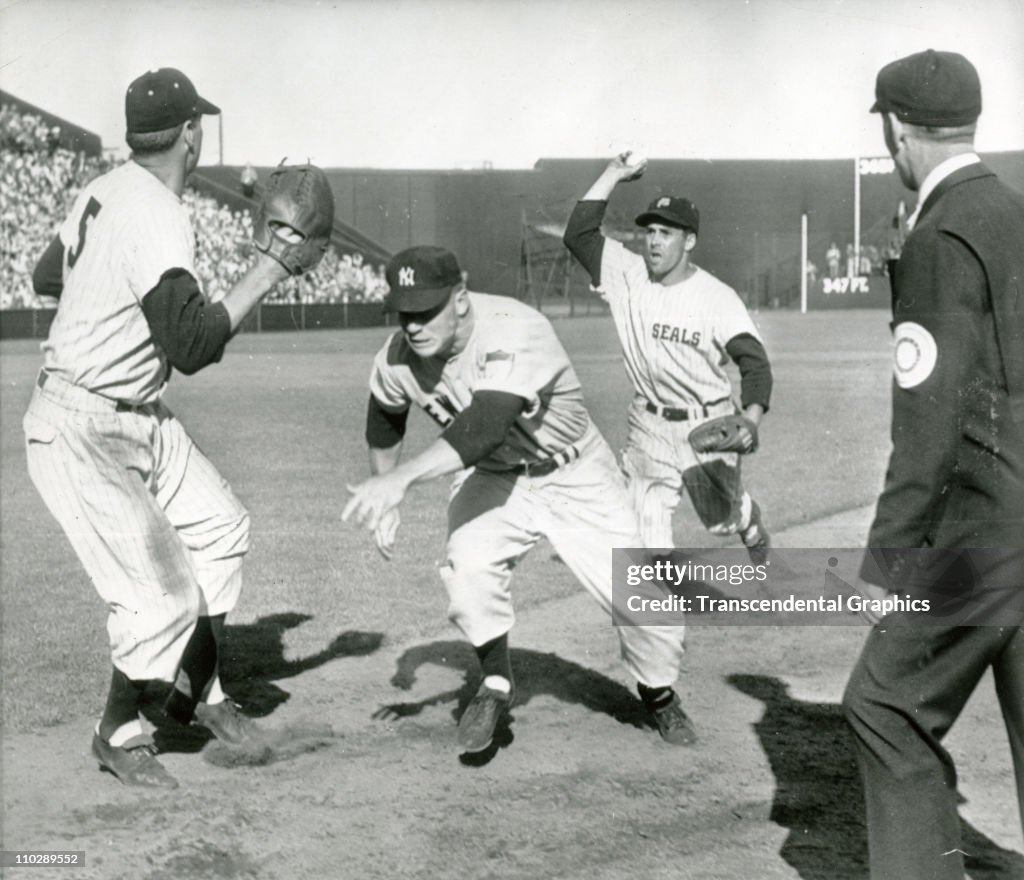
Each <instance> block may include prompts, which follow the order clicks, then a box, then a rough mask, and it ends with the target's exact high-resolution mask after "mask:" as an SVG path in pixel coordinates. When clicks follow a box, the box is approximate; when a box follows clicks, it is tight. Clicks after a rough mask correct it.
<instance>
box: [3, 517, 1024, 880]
mask: <svg viewBox="0 0 1024 880" xmlns="http://www.w3.org/2000/svg"><path fill="white" fill-rule="evenodd" d="M868 515H869V511H867V510H859V511H855V512H852V513H849V514H845V515H843V516H841V517H833V518H830V519H827V520H823V521H821V522H818V523H814V524H811V525H810V526H807V527H804V528H803V529H795V530H791V531H790V532H787V533H785V534H783V535H780V536H779V539H780V543H781V544H782V545H796V546H810V545H811V544H810V542H811V541H814V540H824V542H825V543H828V542H829V541H830V539H831V538H832V537H835V536H838V535H840V534H843V533H847V532H848V531H849V528H850V526H851V524H858V525H861V524H863V523H864V522H865V521H866V517H867V516H868ZM864 633H865V630H864V629H863V628H862V627H819V628H806V627H756V626H748V627H705V626H702V625H701V624H700V623H699V621H695V622H694V624H693V625H692V626H691V627H690V630H689V635H688V641H689V650H688V654H687V659H686V663H685V670H684V674H683V680H682V687H681V690H682V692H683V694H684V696H685V701H686V706H687V709H688V711H689V712H690V714H691V716H692V717H693V718H694V720H695V722H696V724H697V725H698V727H699V730H700V743H699V744H698V745H697V746H696V747H694V748H690V749H681V748H672V747H669V746H666V745H664V744H663V743H661V741H660V740H659V738H658V737H657V735H656V733H655V732H654V731H652V730H651V729H649V727H647V722H646V719H645V718H644V717H643V716H642V714H640V713H639V712H638V704H637V702H636V700H635V697H634V696H633V694H632V692H631V691H630V690H629V686H628V682H627V680H626V678H625V677H624V676H623V673H622V671H621V669H620V667H619V664H618V658H617V651H616V640H615V638H614V635H613V633H612V631H611V629H610V627H609V625H608V624H607V622H606V620H605V619H604V618H603V617H602V615H601V614H600V612H599V611H598V609H597V608H596V607H595V606H594V605H593V604H592V602H591V601H590V600H589V599H588V598H587V597H586V596H584V595H574V596H571V597H568V598H563V599H558V600H554V601H552V602H550V603H546V604H541V605H538V606H536V607H533V608H531V609H529V610H527V611H526V612H524V613H523V614H522V615H521V619H520V622H519V625H518V627H517V630H516V639H515V644H514V651H513V662H514V664H515V668H516V671H517V684H518V688H519V694H520V696H519V700H518V704H517V705H516V707H515V708H514V710H513V713H512V720H511V723H510V724H509V725H508V726H507V727H505V728H503V730H502V732H501V735H500V736H499V738H498V740H497V741H496V746H495V747H494V748H492V749H491V750H489V751H488V752H485V753H483V754H482V755H480V756H476V757H474V758H470V757H468V756H460V755H458V754H457V749H456V748H455V744H454V717H455V715H456V711H457V708H458V707H459V706H460V705H464V703H465V701H467V700H468V698H469V696H470V694H471V692H472V684H473V682H472V680H471V675H470V674H469V670H470V669H471V668H472V662H471V661H472V654H471V652H470V651H468V650H467V648H466V646H465V644H464V643H463V642H462V641H461V640H459V639H458V637H457V636H456V634H455V633H453V632H449V631H446V630H442V631H438V632H437V633H436V635H435V636H434V637H432V638H427V639H417V640H414V641H411V642H408V643H404V644H393V645H392V644H386V645H380V643H379V641H378V640H376V639H374V638H373V637H372V636H371V635H370V634H366V633H364V634H361V635H360V634H354V633H353V634H349V636H348V637H347V638H343V639H341V640H339V644H338V645H336V648H337V651H336V655H335V656H334V657H333V658H332V659H331V660H330V661H329V662H325V663H322V664H320V665H314V666H312V668H310V669H308V671H304V672H301V673H300V674H298V675H294V676H290V677H289V676H287V675H286V674H284V675H283V674H282V672H281V670H280V669H275V668H274V667H273V665H272V664H271V665H270V666H268V668H267V670H266V674H265V680H263V681H259V682H256V683H255V685H254V686H262V687H275V686H279V685H276V684H275V682H282V683H283V682H284V679H285V678H287V682H286V685H287V690H288V692H289V697H290V698H289V699H288V701H287V703H285V704H283V705H281V706H280V707H279V708H278V709H276V710H275V711H273V712H271V713H270V715H269V716H268V717H266V718H265V719H264V720H263V722H262V723H263V724H264V725H266V726H267V727H269V728H273V729H282V728H289V729H290V730H292V731H293V732H301V731H303V730H305V731H307V732H308V731H310V730H314V729H315V728H316V726H317V725H323V724H324V723H329V724H330V725H331V727H332V728H333V731H332V733H333V735H332V736H330V737H325V736H320V737H319V738H317V737H313V738H312V739H310V740H308V741H307V746H308V750H302V749H300V750H299V751H300V753H299V754H296V755H294V756H292V757H290V758H287V759H284V760H280V761H277V762H275V763H269V764H265V765H260V766H235V767H224V766H217V765H214V764H212V763H211V762H210V761H209V760H206V759H204V752H203V751H198V752H197V750H199V749H204V750H206V752H208V751H209V749H210V745H209V744H207V743H206V741H205V740H204V738H203V737H201V736H198V735H196V736H193V737H192V738H191V739H190V738H189V737H179V738H178V740H177V741H176V742H171V741H165V742H166V743H167V748H168V753H167V754H166V756H165V763H166V765H167V766H168V768H169V769H170V770H171V771H172V772H173V773H174V774H175V775H176V776H177V777H178V779H179V780H180V782H181V789H180V790H178V791H177V792H172V793H148V792H139V791H133V790H128V789H125V788H123V787H121V786H120V785H118V784H117V783H116V782H114V781H113V780H112V779H111V778H109V777H107V776H104V775H100V774H98V773H97V772H95V767H94V764H93V762H92V761H91V759H90V758H89V756H88V743H89V737H90V725H91V723H92V722H91V721H90V720H89V719H81V720H80V721H76V722H74V723H68V724H61V725H59V726H57V727H53V728H50V729H48V730H45V731H42V732H39V733H24V734H17V735H13V736H8V737H6V738H5V740H4V743H3V768H4V779H3V783H4V785H3V788H4V847H5V848H7V849H11V848H15V847H17V848H24V849H36V850H40V849H50V850H76V851H83V852H84V853H85V857H86V863H85V866H84V867H83V868H81V869H68V868H61V869H50V870H48V871H47V870H44V869H36V871H37V873H33V874H32V875H31V876H33V877H36V876H49V875H51V874H52V875H53V876H55V877H69V878H70V877H81V878H115V877H135V878H140V880H171V878H243V877H244V878H260V880H264V878H265V880H271V878H275V880H276V878H289V877H305V878H325V880H326V878H376V877H380V878H396V877H437V878H449V877H450V878H490V877H494V878H619V877H627V876H632V875H636V876H646V877H653V878H662V877H664V878H680V877H682V878H701V880H704V878H723V880H724V878H729V880H732V878H766V880H767V878H784V877H785V878H789V877H802V878H808V880H810V878H820V880H826V878H865V877H866V876H867V874H866V870H865V859H866V846H865V836H864V826H863V820H862V818H861V808H862V794H861V789H860V783H859V779H858V776H857V773H856V766H855V763H854V758H853V753H852V751H851V749H850V745H849V742H848V739H847V736H848V734H847V731H846V728H845V724H844V722H843V720H842V718H841V715H840V710H839V707H838V705H837V704H838V700H839V696H840V694H841V691H842V687H843V683H844V681H845V676H846V674H847V672H848V670H849V668H850V666H851V664H852V662H853V660H854V658H855V656H856V654H857V651H858V649H859V647H860V644H861V642H862V641H863V637H864ZM234 635H235V637H237V633H236V634H234ZM231 636H232V634H230V633H229V638H230V637H231ZM320 733H321V734H322V731H320ZM950 745H951V749H952V751H953V753H954V755H955V756H956V758H957V760H958V763H959V765H960V769H961V776H962V785H961V792H962V794H963V796H964V799H965V802H964V805H963V808H962V817H963V823H964V829H965V841H966V844H965V848H966V849H967V850H968V852H969V853H970V856H971V857H970V859H969V876H971V877H973V878H981V877H985V878H1019V877H1022V876H1024V857H1022V856H1021V855H1020V853H1021V850H1022V845H1021V844H1022V841H1021V834H1020V826H1019V823H1018V820H1017V816H1016V805H1015V803H1014V802H1013V799H1012V796H1011V786H1010V785H1009V783H1008V778H1009V773H1010V767H1009V757H1008V749H1007V748H1006V742H1005V733H1004V731H1003V730H1002V727H1001V725H1000V723H999V721H998V709H997V707H996V706H995V701H994V698H993V695H992V687H991V683H990V682H988V681H986V682H985V683H984V684H983V686H982V688H980V689H979V691H978V693H977V694H976V695H975V697H974V698H973V700H972V702H971V704H970V705H969V706H968V708H967V710H966V712H965V714H964V717H963V718H962V719H961V721H960V722H959V724H958V726H957V728H956V729H955V730H954V732H953V734H952V735H951V739H950ZM979 746H984V749H983V751H982V750H980V749H979ZM40 872H41V873H40ZM16 873H17V872H16V871H14V870H11V871H10V873H9V875H5V876H15V874H16ZM18 876H20V874H18Z"/></svg>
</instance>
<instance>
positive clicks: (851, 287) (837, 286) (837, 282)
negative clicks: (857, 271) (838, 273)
mask: <svg viewBox="0 0 1024 880" xmlns="http://www.w3.org/2000/svg"><path fill="white" fill-rule="evenodd" d="M822 291H823V292H824V294H825V296H830V295H831V294H834V293H870V292H871V288H870V286H869V285H868V279H867V276H866V275H855V276H854V277H853V278H849V277H847V276H843V277H842V278H823V279H822Z"/></svg>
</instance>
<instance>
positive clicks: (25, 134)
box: [0, 106, 387, 309]
mask: <svg viewBox="0 0 1024 880" xmlns="http://www.w3.org/2000/svg"><path fill="white" fill-rule="evenodd" d="M58 136H59V130H56V131H55V130H54V128H53V127H51V126H48V125H46V124H45V123H44V122H43V121H42V120H41V119H40V118H39V117H37V116H34V115H32V114H26V113H21V112H18V111H17V110H15V109H14V108H12V107H9V106H3V107H0V309H17V308H40V307H49V306H53V305H54V304H55V303H54V302H53V301H47V302H44V301H42V300H40V299H39V298H38V297H36V295H35V293H34V292H33V290H32V270H33V268H34V267H35V262H36V260H38V259H39V257H40V256H41V255H42V253H43V251H44V250H45V249H46V246H47V244H49V242H50V240H51V238H52V237H53V235H54V234H55V232H56V230H57V228H58V226H59V225H60V223H61V222H62V221H63V219H64V217H65V215H66V214H67V212H68V211H69V210H70V208H71V206H72V204H73V202H74V199H75V197H76V196H77V195H78V193H79V192H80V191H81V189H82V187H84V186H85V185H86V184H87V183H88V182H89V181H90V180H92V179H93V178H94V177H96V176H97V175H99V174H102V173H104V172H105V171H107V170H109V169H110V168H111V167H113V166H112V164H111V163H110V162H109V161H107V160H105V159H102V158H98V157H87V156H85V155H84V154H83V153H79V152H72V151H69V150H65V149H63V148H61V147H59V146H58V144H57V138H58ZM183 201H184V202H185V204H186V206H187V207H188V209H189V211H190V212H191V214H192V222H193V226H194V228H195V231H196V240H197V243H198V245H197V248H196V271H197V273H198V274H199V283H200V285H201V287H202V288H203V290H204V292H205V293H206V294H207V295H208V296H210V297H211V298H212V299H219V298H220V297H222V296H223V295H224V294H225V293H227V291H228V290H230V289H231V287H232V286H233V285H234V284H235V282H237V281H238V280H239V279H240V278H241V277H242V275H244V274H245V272H246V270H247V269H248V268H249V266H250V265H251V264H252V261H253V258H254V248H253V245H252V223H253V221H252V217H251V216H250V214H249V212H248V211H232V210H230V209H228V208H227V207H224V206H223V205H221V204H219V203H218V202H217V201H216V200H215V199H213V198H210V197H208V196H204V195H201V194H199V193H197V192H195V191H194V190H191V189H187V190H186V191H185V194H184V196H183ZM385 293H387V284H386V282H385V280H384V271H383V267H382V266H374V265H371V264H370V263H368V262H366V261H365V260H364V259H363V257H362V256H361V255H360V254H344V255H340V256H339V254H338V253H337V251H336V250H335V249H334V247H333V246H332V247H329V248H328V250H327V254H326V255H325V257H324V259H323V260H322V261H321V263H320V265H319V266H318V267H317V268H316V269H315V270H314V271H313V272H311V273H309V274H307V275H304V276H302V277H299V278H289V279H287V280H286V281H285V282H283V283H281V284H279V285H278V286H277V288H276V289H275V290H274V291H273V293H271V295H270V296H269V297H268V298H267V300H266V301H267V302H285V303H340V302H379V301H380V300H382V299H383V298H384V294H385Z"/></svg>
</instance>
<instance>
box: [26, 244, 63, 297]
mask: <svg viewBox="0 0 1024 880" xmlns="http://www.w3.org/2000/svg"><path fill="white" fill-rule="evenodd" d="M32 289H33V290H34V291H35V292H36V294H37V295H38V296H52V297H59V296H60V295H61V294H62V293H63V292H64V244H63V242H61V240H60V236H59V235H55V236H54V237H53V241H51V242H50V243H49V244H48V245H47V247H46V250H45V251H43V255H42V256H41V257H40V258H39V262H38V263H36V268H35V270H34V271H33V272H32Z"/></svg>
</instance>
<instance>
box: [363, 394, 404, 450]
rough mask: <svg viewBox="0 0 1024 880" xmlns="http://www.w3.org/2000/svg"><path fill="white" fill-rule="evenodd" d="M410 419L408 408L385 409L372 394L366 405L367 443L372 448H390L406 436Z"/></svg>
mask: <svg viewBox="0 0 1024 880" xmlns="http://www.w3.org/2000/svg"><path fill="white" fill-rule="evenodd" d="M408 421H409V410H408V408H406V409H403V410H399V411H398V412H393V411H391V410H388V409H385V408H384V406H383V405H382V404H381V402H380V401H379V400H377V398H376V397H374V396H373V395H372V394H371V395H370V400H369V403H368V404H367V406H366V445H367V446H369V447H370V448H371V449H390V448H391V447H392V446H394V445H395V444H396V443H400V442H401V441H402V438H403V437H405V426H406V423H407V422H408Z"/></svg>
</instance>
